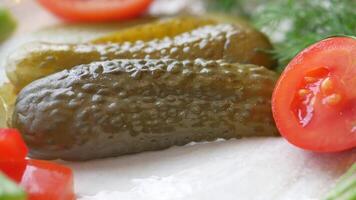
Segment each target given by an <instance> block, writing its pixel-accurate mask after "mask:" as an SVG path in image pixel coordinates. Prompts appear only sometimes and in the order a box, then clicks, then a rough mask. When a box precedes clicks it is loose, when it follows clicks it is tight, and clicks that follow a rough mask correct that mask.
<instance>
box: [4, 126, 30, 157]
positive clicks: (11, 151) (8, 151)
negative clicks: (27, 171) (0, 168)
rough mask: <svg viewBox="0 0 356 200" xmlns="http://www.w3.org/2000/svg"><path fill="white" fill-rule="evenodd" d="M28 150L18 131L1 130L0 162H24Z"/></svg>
mask: <svg viewBox="0 0 356 200" xmlns="http://www.w3.org/2000/svg"><path fill="white" fill-rule="evenodd" d="M27 153H28V149H27V147H26V144H25V142H24V141H23V140H22V137H21V134H20V133H19V132H18V131H17V130H16V129H0V161H10V160H24V159H25V157H26V156H27Z"/></svg>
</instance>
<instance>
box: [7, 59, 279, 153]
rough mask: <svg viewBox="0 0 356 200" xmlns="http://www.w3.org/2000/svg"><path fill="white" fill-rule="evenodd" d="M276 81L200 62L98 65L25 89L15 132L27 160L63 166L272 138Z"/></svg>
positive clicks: (257, 71) (261, 71)
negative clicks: (206, 144) (57, 161)
mask: <svg viewBox="0 0 356 200" xmlns="http://www.w3.org/2000/svg"><path fill="white" fill-rule="evenodd" d="M276 78H277V75H276V74H275V73H274V72H272V71H269V70H268V69H266V68H264V67H259V66H255V65H249V64H247V65H242V64H230V63H225V62H223V61H205V60H202V59H197V60H195V61H177V60H171V59H162V60H142V59H138V60H113V61H106V62H96V63H91V64H87V65H80V66H77V67H75V68H73V69H70V70H64V71H61V72H58V73H55V74H52V75H49V76H47V77H45V78H43V79H39V80H37V81H34V82H32V83H31V84H29V85H28V86H26V87H25V88H24V89H23V90H22V91H21V92H20V94H19V95H18V98H17V102H16V106H15V111H14V115H13V127H16V128H18V129H19V130H20V131H21V132H22V133H23V136H24V139H25V141H26V142H27V144H28V146H29V147H30V156H31V157H33V158H40V159H57V158H60V159H64V160H90V159H96V158H105V157H111V156H119V155H123V154H131V153H138V152H142V151H150V150H160V149H165V148H168V147H171V146H174V145H185V144H187V143H189V142H193V141H195V142H198V141H213V140H216V139H218V138H224V139H229V138H241V137H252V136H274V135H278V133H277V130H276V128H275V125H274V122H273V118H272V115H271V102H270V99H271V94H272V91H273V87H274V84H275V81H276Z"/></svg>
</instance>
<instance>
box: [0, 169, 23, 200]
mask: <svg viewBox="0 0 356 200" xmlns="http://www.w3.org/2000/svg"><path fill="white" fill-rule="evenodd" d="M0 199H1V200H25V199H26V193H25V192H24V191H23V190H22V189H21V188H20V186H17V185H16V183H13V182H12V181H10V180H8V179H7V178H6V177H5V176H4V175H2V174H1V172H0Z"/></svg>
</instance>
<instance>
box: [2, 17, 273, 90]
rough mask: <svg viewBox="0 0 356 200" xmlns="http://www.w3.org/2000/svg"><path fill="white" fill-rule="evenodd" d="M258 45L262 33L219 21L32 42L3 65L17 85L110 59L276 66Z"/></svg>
mask: <svg viewBox="0 0 356 200" xmlns="http://www.w3.org/2000/svg"><path fill="white" fill-rule="evenodd" d="M258 49H271V46H270V43H269V42H268V40H267V39H266V38H265V37H264V36H263V34H261V33H259V32H257V31H254V30H252V29H247V28H246V29H243V28H239V27H237V26H234V25H231V24H218V25H208V26H204V27H200V28H198V29H195V30H193V31H191V32H188V33H183V34H181V35H178V36H176V37H174V38H165V39H161V40H152V41H149V42H142V41H136V42H133V43H130V42H125V43H122V44H102V45H93V44H79V45H78V44H49V43H32V44H28V46H24V47H23V48H22V49H20V50H18V51H17V52H15V53H14V54H12V55H11V56H10V57H9V59H8V62H7V64H6V70H7V75H8V77H9V79H10V80H11V82H12V83H13V84H14V85H15V88H16V89H17V91H19V90H21V89H22V88H23V87H24V86H26V85H27V84H29V83H30V82H32V81H34V80H36V79H39V78H42V77H44V76H46V75H49V74H52V73H55V72H58V71H61V70H63V69H70V68H72V67H74V66H77V65H80V64H88V63H91V62H93V61H106V60H112V59H148V58H150V59H161V58H171V59H177V60H186V59H187V60H193V59H196V58H202V59H207V60H219V59H223V60H225V61H226V62H231V63H234V62H239V63H250V64H256V65H261V66H265V67H267V68H271V67H272V66H274V64H275V62H274V60H273V59H272V58H270V57H269V56H268V55H266V54H265V53H263V52H261V51H258Z"/></svg>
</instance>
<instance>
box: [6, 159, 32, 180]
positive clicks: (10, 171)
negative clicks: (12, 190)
mask: <svg viewBox="0 0 356 200" xmlns="http://www.w3.org/2000/svg"><path fill="white" fill-rule="evenodd" d="M26 166H27V160H17V161H1V160H0V172H2V173H4V174H6V176H8V177H9V178H11V179H12V180H13V181H15V182H16V183H20V182H21V180H22V177H23V174H24V172H25V170H26Z"/></svg>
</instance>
